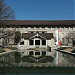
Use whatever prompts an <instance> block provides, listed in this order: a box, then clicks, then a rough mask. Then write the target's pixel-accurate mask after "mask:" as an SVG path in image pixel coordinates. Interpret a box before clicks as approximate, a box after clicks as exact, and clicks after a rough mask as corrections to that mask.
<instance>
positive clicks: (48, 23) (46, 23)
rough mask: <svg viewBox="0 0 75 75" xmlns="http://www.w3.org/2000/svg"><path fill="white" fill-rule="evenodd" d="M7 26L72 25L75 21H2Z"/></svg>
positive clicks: (0, 22) (0, 21)
mask: <svg viewBox="0 0 75 75" xmlns="http://www.w3.org/2000/svg"><path fill="white" fill-rule="evenodd" d="M0 24H5V25H70V24H75V20H0Z"/></svg>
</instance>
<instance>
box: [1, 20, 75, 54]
mask: <svg viewBox="0 0 75 75" xmlns="http://www.w3.org/2000/svg"><path fill="white" fill-rule="evenodd" d="M4 22H5V23H4ZM4 22H3V21H0V29H7V30H13V31H14V32H16V31H20V32H21V37H22V38H21V40H20V42H19V44H18V46H17V47H18V48H19V49H26V50H27V49H28V50H32V48H38V47H39V48H42V49H43V48H44V49H45V50H46V49H47V46H49V47H51V48H52V47H53V46H54V45H59V43H61V44H62V45H69V46H73V45H75V35H74V34H75V20H6V21H4ZM56 30H58V31H59V32H58V35H56ZM12 40H13V39H12ZM57 41H58V43H57ZM44 49H43V51H44ZM39 50H40V49H39ZM35 54H37V53H35ZM38 54H39V53H38Z"/></svg>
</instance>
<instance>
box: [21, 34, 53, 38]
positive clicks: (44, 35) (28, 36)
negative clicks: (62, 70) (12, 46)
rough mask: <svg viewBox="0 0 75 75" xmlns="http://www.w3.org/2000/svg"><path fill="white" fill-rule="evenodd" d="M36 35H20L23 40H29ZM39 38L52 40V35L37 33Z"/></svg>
mask: <svg viewBox="0 0 75 75" xmlns="http://www.w3.org/2000/svg"><path fill="white" fill-rule="evenodd" d="M35 35H36V33H23V34H22V38H24V39H29V38H30V37H33V36H35ZM38 35H39V36H41V37H44V38H46V39H51V38H53V34H52V33H38Z"/></svg>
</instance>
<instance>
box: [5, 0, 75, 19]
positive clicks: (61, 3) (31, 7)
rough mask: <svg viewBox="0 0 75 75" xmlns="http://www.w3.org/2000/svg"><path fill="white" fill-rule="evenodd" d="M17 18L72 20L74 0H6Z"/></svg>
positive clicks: (74, 7) (74, 10)
mask: <svg viewBox="0 0 75 75" xmlns="http://www.w3.org/2000/svg"><path fill="white" fill-rule="evenodd" d="M6 3H7V4H8V5H9V6H11V7H12V8H13V9H14V10H15V15H16V19H17V20H73V19H74V17H75V15H74V12H75V5H74V4H75V1H74V0H6Z"/></svg>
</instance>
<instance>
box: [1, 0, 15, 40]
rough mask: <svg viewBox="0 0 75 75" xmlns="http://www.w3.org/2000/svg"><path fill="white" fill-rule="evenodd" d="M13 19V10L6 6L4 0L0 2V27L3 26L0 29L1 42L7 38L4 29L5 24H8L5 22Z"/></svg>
mask: <svg viewBox="0 0 75 75" xmlns="http://www.w3.org/2000/svg"><path fill="white" fill-rule="evenodd" d="M14 19H15V13H14V10H13V9H12V8H11V7H10V6H8V5H6V3H5V0H0V26H3V27H2V28H0V34H1V33H2V35H0V39H1V36H2V37H3V41H5V39H7V37H6V36H8V32H7V29H6V24H8V21H7V20H14Z"/></svg>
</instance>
